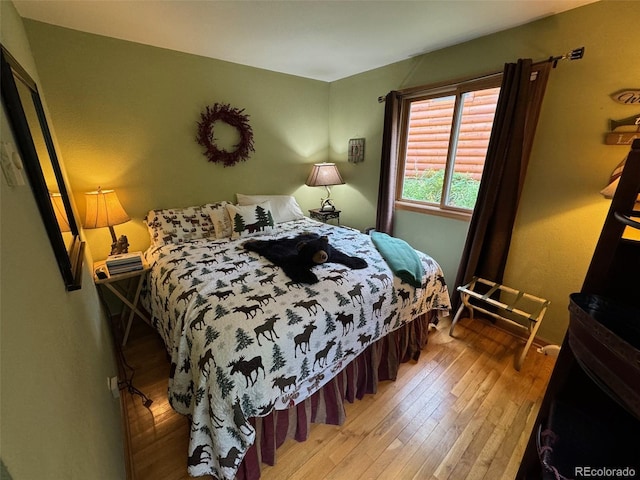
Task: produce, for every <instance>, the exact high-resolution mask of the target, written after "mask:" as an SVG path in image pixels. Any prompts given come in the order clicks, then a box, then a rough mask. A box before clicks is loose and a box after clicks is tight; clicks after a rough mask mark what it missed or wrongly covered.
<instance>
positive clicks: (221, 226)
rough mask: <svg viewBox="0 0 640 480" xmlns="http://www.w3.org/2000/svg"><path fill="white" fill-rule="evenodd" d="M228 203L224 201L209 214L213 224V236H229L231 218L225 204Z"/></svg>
mask: <svg viewBox="0 0 640 480" xmlns="http://www.w3.org/2000/svg"><path fill="white" fill-rule="evenodd" d="M227 205H230V203H225V204H224V205H223V206H222V208H214V209H213V210H212V211H211V214H210V215H209V216H210V217H211V223H212V224H213V230H214V232H215V237H216V238H218V239H220V238H229V237H230V236H231V233H232V232H231V218H230V217H229V212H228V211H227V208H226V206H227Z"/></svg>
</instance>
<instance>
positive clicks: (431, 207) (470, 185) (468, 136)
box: [396, 75, 502, 216]
mask: <svg viewBox="0 0 640 480" xmlns="http://www.w3.org/2000/svg"><path fill="white" fill-rule="evenodd" d="M501 80H502V75H494V76H492V77H490V78H484V79H481V80H474V81H467V82H463V83H457V84H455V85H449V86H444V87H443V86H440V87H434V88H425V89H421V90H420V91H414V92H412V93H411V95H407V96H403V98H402V100H401V102H402V103H401V107H400V108H401V110H400V115H401V128H400V136H399V143H398V145H399V149H400V151H399V162H398V176H397V178H398V180H397V188H396V192H397V193H396V207H397V208H400V209H410V210H418V211H425V210H426V211H431V212H433V213H440V214H444V215H450V216H468V215H470V214H471V212H472V211H473V208H474V206H475V202H476V198H477V195H478V188H479V186H480V178H481V176H482V170H483V168H484V162H485V158H486V154H487V148H488V146H489V138H490V136H491V129H492V127H493V119H494V116H495V112H496V106H497V103H498V96H499V94H500V83H501Z"/></svg>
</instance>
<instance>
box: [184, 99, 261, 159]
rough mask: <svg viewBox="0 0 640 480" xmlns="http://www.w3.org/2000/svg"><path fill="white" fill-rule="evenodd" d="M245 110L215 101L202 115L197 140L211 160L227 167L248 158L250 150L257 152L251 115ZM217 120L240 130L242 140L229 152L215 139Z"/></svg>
mask: <svg viewBox="0 0 640 480" xmlns="http://www.w3.org/2000/svg"><path fill="white" fill-rule="evenodd" d="M243 112H244V109H242V110H239V109H237V108H234V107H231V106H230V105H227V104H224V103H215V104H214V105H213V107H207V109H206V111H204V112H202V114H201V115H200V118H201V121H200V122H199V123H198V135H197V137H196V141H197V142H198V144H200V145H202V146H203V147H204V148H205V151H204V154H205V155H206V156H207V158H208V159H209V161H210V162H215V163H222V164H223V165H224V166H225V167H230V166H233V165H235V164H236V163H238V162H243V161H245V160H247V159H248V158H249V155H250V152H255V150H254V148H253V130H251V126H250V125H249V116H248V115H246V114H244V113H243ZM217 121H220V122H224V123H226V124H228V125H231V126H232V127H235V128H236V129H237V130H238V133H239V134H240V141H239V142H238V144H237V145H235V147H236V149H235V150H233V151H231V152H228V151H226V150H224V149H221V148H218V147H217V146H216V144H215V142H214V140H213V124H214V123H215V122H217Z"/></svg>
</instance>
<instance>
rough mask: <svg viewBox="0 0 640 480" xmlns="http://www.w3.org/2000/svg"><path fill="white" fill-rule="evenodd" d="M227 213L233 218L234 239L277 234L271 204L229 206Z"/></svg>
mask: <svg viewBox="0 0 640 480" xmlns="http://www.w3.org/2000/svg"><path fill="white" fill-rule="evenodd" d="M227 211H228V212H229V217H230V218H231V231H232V233H231V238H232V239H236V238H241V237H251V236H255V235H265V234H269V233H274V232H275V228H274V225H275V223H274V221H273V214H272V213H271V205H270V204H269V202H263V203H260V204H254V205H244V206H243V205H232V204H227Z"/></svg>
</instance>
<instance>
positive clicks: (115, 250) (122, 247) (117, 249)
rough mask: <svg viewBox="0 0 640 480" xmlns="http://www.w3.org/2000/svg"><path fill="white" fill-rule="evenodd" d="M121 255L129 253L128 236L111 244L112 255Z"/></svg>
mask: <svg viewBox="0 0 640 480" xmlns="http://www.w3.org/2000/svg"><path fill="white" fill-rule="evenodd" d="M121 253H129V240H127V237H126V235H120V238H119V239H118V240H117V241H115V242H113V243H112V244H111V255H120V254H121Z"/></svg>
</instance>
